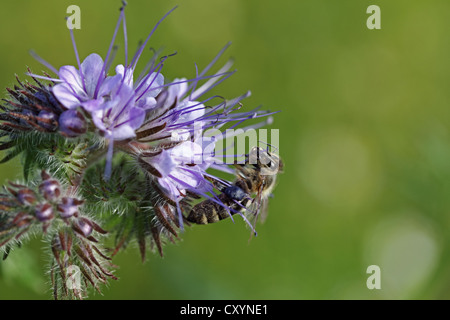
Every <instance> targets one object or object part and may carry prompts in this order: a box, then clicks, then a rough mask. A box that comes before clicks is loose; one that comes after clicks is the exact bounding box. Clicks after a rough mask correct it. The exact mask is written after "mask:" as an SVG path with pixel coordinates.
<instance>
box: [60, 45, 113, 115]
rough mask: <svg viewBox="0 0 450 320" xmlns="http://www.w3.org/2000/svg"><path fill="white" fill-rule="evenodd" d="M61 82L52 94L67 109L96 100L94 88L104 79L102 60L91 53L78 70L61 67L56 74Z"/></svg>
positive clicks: (70, 67) (71, 67)
mask: <svg viewBox="0 0 450 320" xmlns="http://www.w3.org/2000/svg"><path fill="white" fill-rule="evenodd" d="M58 76H59V79H60V80H61V81H62V82H61V83H59V84H57V85H56V86H54V87H53V94H54V95H55V97H56V98H57V99H58V100H59V102H61V103H62V105H63V106H65V107H66V108H67V109H73V108H76V107H79V106H81V105H82V104H83V103H84V102H88V101H90V100H93V99H95V98H96V88H97V86H99V87H100V88H101V85H102V83H103V81H104V78H105V70H104V62H103V59H102V58H101V57H100V56H99V55H98V54H96V53H92V54H91V55H89V56H88V57H87V58H86V59H84V61H83V63H82V64H81V68H80V69H79V70H78V69H77V68H75V67H74V66H63V67H61V68H60V69H59V72H58Z"/></svg>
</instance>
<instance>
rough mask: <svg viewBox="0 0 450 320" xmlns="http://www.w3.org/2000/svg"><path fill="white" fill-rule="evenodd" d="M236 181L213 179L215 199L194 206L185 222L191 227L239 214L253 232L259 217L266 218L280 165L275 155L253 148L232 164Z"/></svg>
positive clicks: (280, 169)
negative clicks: (230, 182)
mask: <svg viewBox="0 0 450 320" xmlns="http://www.w3.org/2000/svg"><path fill="white" fill-rule="evenodd" d="M234 166H235V168H236V180H235V181H234V183H233V184H231V185H226V184H224V183H223V182H221V181H219V180H216V181H214V182H213V183H215V184H216V185H217V184H219V185H220V186H217V188H218V189H219V190H220V191H221V193H220V194H218V195H217V197H215V198H211V199H207V200H204V201H202V202H200V203H198V204H196V205H195V206H194V207H193V208H192V209H191V211H190V213H189V215H188V217H187V220H188V221H189V222H192V223H195V224H208V223H214V222H217V221H220V220H223V219H226V218H228V217H230V216H231V215H234V214H236V213H239V214H240V215H241V216H242V217H243V218H244V220H245V221H246V222H247V223H248V224H249V225H250V227H251V228H252V230H253V231H254V225H255V223H256V221H257V220H258V218H259V217H261V219H262V220H264V219H265V218H266V216H267V209H268V198H269V196H270V195H271V194H272V191H273V189H274V187H275V184H276V178H277V174H278V173H279V172H281V171H282V169H283V163H282V161H281V159H280V158H279V156H278V155H276V154H274V153H269V151H268V150H267V151H266V150H264V149H263V148H260V147H253V148H252V149H251V151H250V153H249V154H248V155H246V157H245V162H244V163H243V164H238V163H235V164H234Z"/></svg>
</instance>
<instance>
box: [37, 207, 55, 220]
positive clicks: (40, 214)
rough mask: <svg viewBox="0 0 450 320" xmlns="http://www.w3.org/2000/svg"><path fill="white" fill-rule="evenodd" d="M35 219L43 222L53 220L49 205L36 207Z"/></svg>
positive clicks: (51, 209)
mask: <svg viewBox="0 0 450 320" xmlns="http://www.w3.org/2000/svg"><path fill="white" fill-rule="evenodd" d="M36 218H38V220H39V221H41V222H44V221H47V220H50V219H52V218H53V207H52V205H51V204H49V203H44V204H40V205H38V206H37V207H36Z"/></svg>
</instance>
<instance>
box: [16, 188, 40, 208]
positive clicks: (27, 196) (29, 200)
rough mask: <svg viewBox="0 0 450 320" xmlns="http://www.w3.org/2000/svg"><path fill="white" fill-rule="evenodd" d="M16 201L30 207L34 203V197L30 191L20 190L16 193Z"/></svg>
mask: <svg viewBox="0 0 450 320" xmlns="http://www.w3.org/2000/svg"><path fill="white" fill-rule="evenodd" d="M17 200H19V202H20V203H21V204H23V205H25V206H30V205H32V204H33V203H34V202H35V201H36V196H35V194H34V192H33V191H32V190H31V189H28V188H26V189H20V190H19V191H17Z"/></svg>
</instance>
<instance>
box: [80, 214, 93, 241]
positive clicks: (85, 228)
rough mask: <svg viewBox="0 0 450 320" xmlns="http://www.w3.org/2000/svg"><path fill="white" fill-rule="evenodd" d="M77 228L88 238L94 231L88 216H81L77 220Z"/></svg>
mask: <svg viewBox="0 0 450 320" xmlns="http://www.w3.org/2000/svg"><path fill="white" fill-rule="evenodd" d="M76 223H77V226H76V227H77V229H78V230H79V231H80V232H81V233H82V234H83V235H84V236H85V237H86V238H87V237H89V236H90V235H91V233H92V230H93V228H92V223H91V222H90V221H89V220H88V219H86V218H80V219H78V220H77V222H76Z"/></svg>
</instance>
